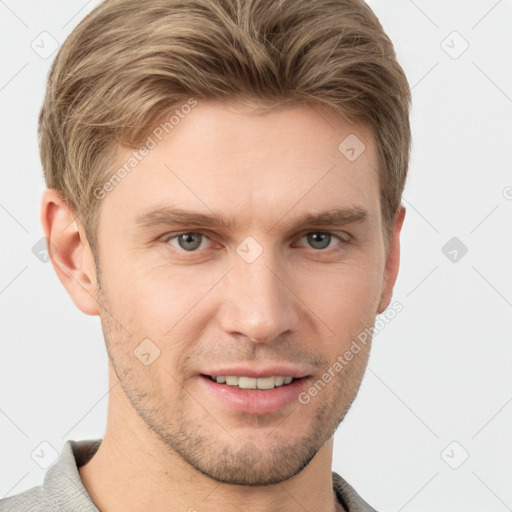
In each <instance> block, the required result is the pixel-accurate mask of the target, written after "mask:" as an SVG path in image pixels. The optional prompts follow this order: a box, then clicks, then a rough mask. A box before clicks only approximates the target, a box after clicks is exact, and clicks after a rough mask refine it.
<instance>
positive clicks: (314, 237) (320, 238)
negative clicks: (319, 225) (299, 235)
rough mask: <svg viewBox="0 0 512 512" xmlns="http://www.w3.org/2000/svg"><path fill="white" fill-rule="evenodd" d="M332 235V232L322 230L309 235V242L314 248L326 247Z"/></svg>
mask: <svg viewBox="0 0 512 512" xmlns="http://www.w3.org/2000/svg"><path fill="white" fill-rule="evenodd" d="M331 237H332V235H331V234H330V233H322V232H321V231H319V232H315V233H310V234H308V235H307V239H308V243H310V244H311V247H313V248H314V249H325V248H326V247H329V244H330V243H331Z"/></svg>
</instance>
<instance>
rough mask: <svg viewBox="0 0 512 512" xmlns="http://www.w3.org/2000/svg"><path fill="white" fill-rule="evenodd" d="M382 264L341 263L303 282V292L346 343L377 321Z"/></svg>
mask: <svg viewBox="0 0 512 512" xmlns="http://www.w3.org/2000/svg"><path fill="white" fill-rule="evenodd" d="M379 266H380V265H379V264H378V262H377V261H375V262H374V263H373V264H371V265H365V264H359V265H347V266H343V267H338V268H337V269H332V270H330V271H329V272H328V273H325V274H324V276H323V277H321V278H320V276H317V279H314V278H311V279H309V280H308V281H307V283H304V284H303V291H302V292H301V294H300V295H301V296H303V297H305V298H306V300H305V302H306V303H307V305H308V306H309V307H310V308H311V310H312V311H313V312H314V313H315V314H316V316H317V317H318V318H319V319H320V320H321V321H322V323H323V324H324V326H326V329H327V331H326V332H327V333H328V334H329V335H332V336H335V337H336V338H337V339H338V340H339V343H342V344H343V345H344V344H346V343H350V341H351V339H352V338H353V337H355V336H357V334H359V333H360V332H362V331H364V329H365V328H366V327H369V326H371V325H373V322H374V321H375V316H376V313H377V308H378V305H379V301H380V295H381V286H382V274H381V272H380V269H379Z"/></svg>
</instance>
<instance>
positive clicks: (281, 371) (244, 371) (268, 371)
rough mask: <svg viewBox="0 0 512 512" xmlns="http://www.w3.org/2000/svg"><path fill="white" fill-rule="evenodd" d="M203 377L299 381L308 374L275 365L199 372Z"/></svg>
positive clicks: (297, 369) (290, 367) (289, 367)
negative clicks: (270, 378) (282, 378)
mask: <svg viewBox="0 0 512 512" xmlns="http://www.w3.org/2000/svg"><path fill="white" fill-rule="evenodd" d="M201 373H202V374H203V375H209V376H210V377H218V376H219V375H224V376H227V375H231V376H236V377H253V378H257V379H258V378H264V377H273V376H282V377H293V378H295V379H300V378H302V377H307V376H308V375H309V374H308V372H306V371H303V370H301V369H300V368H293V367H292V366H285V365H276V366H267V367H265V368H250V367H248V366H237V367H228V368H218V369H214V370H213V369H212V370H204V371H201Z"/></svg>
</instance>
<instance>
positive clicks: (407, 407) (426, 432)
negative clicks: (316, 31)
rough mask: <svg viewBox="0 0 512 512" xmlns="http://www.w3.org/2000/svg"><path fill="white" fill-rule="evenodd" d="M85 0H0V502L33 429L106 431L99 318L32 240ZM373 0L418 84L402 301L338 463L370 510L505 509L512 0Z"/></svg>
mask: <svg viewBox="0 0 512 512" xmlns="http://www.w3.org/2000/svg"><path fill="white" fill-rule="evenodd" d="M96 4H97V2H96V1H93V2H84V1H83V0H73V1H52V2H36V1H32V2H15V1H14V0H4V1H0V34H1V38H2V41H1V47H0V54H1V62H2V65H1V76H0V106H1V114H2V115H1V118H0V123H1V127H0V129H1V134H0V135H1V136H0V140H1V143H2V151H1V153H0V156H1V163H2V165H1V173H2V175H1V188H0V226H1V228H0V229H1V241H2V250H1V251H0V263H1V264H0V315H1V327H0V386H1V387H0V390H1V395H0V498H1V497H4V496H8V495H12V494H17V493H19V492H21V491H23V490H25V489H27V488H29V487H32V486H34V485H37V484H40V483H41V482H42V479H43V476H44V473H45V469H42V468H41V467H40V466H39V465H38V464H37V463H36V460H38V459H37V457H35V456H34V458H32V456H31V454H33V453H34V451H36V452H37V453H41V450H42V452H44V453H45V458H46V459H45V460H43V462H46V463H49V462H50V461H51V457H52V448H50V447H49V446H48V445H46V444H44V445H42V446H41V444H40V443H42V442H44V443H49V444H50V445H51V447H53V448H54V449H55V450H56V452H60V450H61V448H62V446H63V444H64V442H65V441H66V440H67V439H76V440H78V439H92V438H96V437H102V435H103V431H104V427H105V421H106V406H107V393H108V380H107V358H106V352H105V349H104V346H103V338H102V333H101V328H100V323H99V319H98V318H97V317H89V316H86V315H84V314H82V313H81V312H80V311H79V310H78V309H77V308H76V307H75V306H74V304H73V303H72V301H71V299H70V298H69V297H68V296H67V294H66V292H65V291H64V289H63V287H62V286H61V284H60V282H59V281H58V279H57V277H56V275H55V273H54V271H53V269H52V267H51V264H50V263H43V262H41V261H40V260H39V259H38V258H37V257H36V256H35V255H34V253H33V252H32V248H33V246H34V245H35V244H36V243H37V242H38V241H39V240H40V239H41V237H42V230H41V227H40V222H39V202H40V195H41V192H42V190H43V188H44V184H43V179H42V171H41V165H40V162H39V157H38V149H37V137H36V124H37V115H38V111H39V108H40V104H41V100H42V97H43V92H44V85H45V79H46V75H47V73H48V70H49V66H50V64H51V61H52V58H53V56H54V55H51V56H49V57H48V55H47V54H48V53H50V52H51V51H52V49H53V48H52V45H57V44H59V43H61V42H62V41H63V40H64V39H65V37H66V36H67V35H68V34H69V33H70V31H71V30H72V29H73V28H74V26H75V25H76V24H77V23H78V22H79V20H80V19H82V18H83V16H85V14H86V13H87V12H89V11H90V10H91V9H92V8H93V7H94V6H95V5H96ZM370 5H371V6H372V7H373V9H374V10H375V12H376V13H377V15H378V16H379V18H380V20H381V22H382V24H383V25H384V28H385V29H386V31H387V32H388V34H389V35H390V37H391V39H392V40H393V42H394V44H395V47H396V50H397V53H398V56H399V60H400V62H401V63H402V65H403V67H404V69H405V71H406V73H407V76H408V78H409V81H410V84H411V87H412V90H413V103H414V105H413V111H412V125H413V135H414V147H413V158H412V162H411V168H410V177H409V180H408V184H407V187H406V190H405V194H404V204H405V205H406V207H407V215H406V220H405V226H404V228H403V236H402V266H401V271H400V275H399V278H398V282H397V285H396V288H395V296H394V300H398V301H400V303H401V304H403V311H402V312H401V313H400V314H399V315H397V316H396V318H395V319H394V320H393V321H392V322H390V323H389V324H388V325H387V326H386V327H385V329H383V330H382V331H381V332H380V333H379V334H378V335H377V337H376V338H375V342H374V348H373V353H372V357H371V359H370V364H369V368H368V371H367V374H366V377H365V380H364V383H363V386H362V388H361V391H360V394H359V396H358V398H357V400H356V402H355V404H354V406H353V408H352V410H351V411H350V412H349V414H348V416H347V418H346V420H345V421H344V422H343V423H342V425H341V426H340V428H339V430H338V431H337V433H336V440H335V452H334V461H333V469H334V470H335V471H337V472H339V473H340V474H342V475H343V476H344V477H345V478H346V479H347V480H348V481H349V482H350V483H351V484H352V485H353V486H354V487H355V488H356V489H357V490H358V491H359V492H360V493H361V495H362V496H363V497H364V498H365V499H366V500H367V501H369V502H370V503H371V504H372V505H373V506H374V507H376V508H377V509H378V510H383V511H384V510H385V511H397V512H398V511H402V510H403V511H406V512H407V511H418V512H421V511H440V510H450V511H453V512H456V511H464V512H471V511H486V512H488V511H490V510H493V511H497V512H501V511H506V510H512V486H511V482H512V463H511V460H512V446H511V445H512V443H511V435H510V433H511V432H512V429H511V427H512V386H511V385H510V384H511V380H512V379H511V375H512V357H511V356H512V343H511V341H512V340H511V335H510V333H511V331H512V329H511V328H512V314H511V313H512V286H511V284H512V283H511V281H512V277H511V270H510V269H511V262H512V237H511V233H512V230H511V219H512V215H511V214H512V173H511V168H512V165H511V164H512V151H511V147H512V30H511V27H512V1H511V0H501V1H496V0H480V1H463V0H457V1H455V0H452V1H449V2H446V1H442V0H436V1H425V0H416V1H415V2H414V1H412V0H396V1H393V2H389V1H385V0H372V1H371V2H370ZM454 32H455V33H454ZM41 33H43V34H42V35H41ZM466 45H468V48H467V49H465V47H466ZM463 50H465V51H463ZM43 57H47V58H43ZM453 237H457V239H458V241H457V240H456V241H454V242H453V241H452V242H451V243H452V244H455V245H453V246H451V245H449V246H448V247H447V248H446V249H445V250H444V252H443V250H442V248H443V247H444V246H445V244H447V242H448V241H449V240H451V239H452V238H453ZM461 243H463V244H464V245H465V246H466V247H467V249H468V252H467V253H466V254H465V255H462V252H463V251H462V250H461V247H462V245H461ZM453 251H456V252H453ZM445 253H446V255H445ZM453 259H456V261H452V260H453ZM466 456H467V457H468V458H467V460H465V461H464V458H465V457H466ZM39 462H41V460H39ZM457 466H459V467H458V468H457V469H454V468H455V467H457Z"/></svg>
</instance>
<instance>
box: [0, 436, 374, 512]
mask: <svg viewBox="0 0 512 512" xmlns="http://www.w3.org/2000/svg"><path fill="white" fill-rule="evenodd" d="M100 444H101V439H96V440H88V441H72V440H69V441H67V442H66V444H65V445H64V447H63V448H62V451H61V453H60V456H59V459H58V460H57V462H55V463H54V464H53V466H51V467H50V468H49V469H48V471H47V472H46V475H45V478H44V482H43V484H42V485H40V486H37V487H33V488H32V489H29V490H27V491H25V492H22V493H20V494H17V495H15V496H10V497H9V498H4V499H2V500H0V512H100V511H99V509H98V508H97V507H96V505H95V504H94V502H93V501H92V499H91V497H90V496H89V493H88V492H87V489H86V488H85V487H84V484H83V482H82V479H81V478H80V473H79V472H78V468H79V467H80V466H83V465H84V464H86V463H87V462H88V461H89V460H90V459H91V458H92V457H93V455H94V454H95V453H96V450H97V449H98V448H99V446H100ZM332 483H333V488H334V491H335V493H336V495H337V497H338V500H339V502H340V503H341V504H342V505H343V507H344V508H345V510H346V511H347V512H376V510H375V509H373V508H372V507H370V505H368V503H366V502H365V501H364V500H363V499H362V498H361V497H360V496H359V495H358V494H357V492H356V491H355V490H354V489H353V488H352V487H351V486H350V485H349V484H348V483H347V482H346V481H345V480H344V479H343V478H341V476H339V475H338V474H337V473H335V472H334V471H333V472H332Z"/></svg>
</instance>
